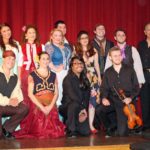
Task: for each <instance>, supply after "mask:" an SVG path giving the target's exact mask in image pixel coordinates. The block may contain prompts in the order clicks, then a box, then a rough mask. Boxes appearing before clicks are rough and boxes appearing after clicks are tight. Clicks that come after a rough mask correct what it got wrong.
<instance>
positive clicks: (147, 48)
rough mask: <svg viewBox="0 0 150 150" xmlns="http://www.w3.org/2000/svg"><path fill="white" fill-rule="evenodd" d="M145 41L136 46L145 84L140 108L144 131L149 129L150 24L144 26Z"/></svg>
mask: <svg viewBox="0 0 150 150" xmlns="http://www.w3.org/2000/svg"><path fill="white" fill-rule="evenodd" d="M144 33H145V35H146V39H145V40H143V41H141V42H140V43H139V44H138V51H139V54H140V56H141V61H142V65H143V71H144V76H145V83H144V85H143V86H142V89H141V107H142V117H143V126H144V128H143V129H144V130H146V129H150V22H149V23H147V24H146V25H145V29H144Z"/></svg>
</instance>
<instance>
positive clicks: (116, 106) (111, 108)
mask: <svg viewBox="0 0 150 150" xmlns="http://www.w3.org/2000/svg"><path fill="white" fill-rule="evenodd" d="M66 31H67V30H66V24H65V22H64V21H62V20H59V21H57V22H56V23H55V24H54V29H53V30H52V31H51V32H50V35H49V40H48V42H47V43H46V44H45V45H42V44H41V43H40V40H39V33H38V30H37V28H36V27H35V26H33V25H27V26H24V27H23V35H22V43H21V45H20V44H19V43H18V42H17V41H15V40H14V39H13V37H12V31H11V28H10V26H9V25H8V24H6V23H4V24H1V25H0V64H1V67H0V78H1V82H0V108H1V109H0V116H1V118H0V119H1V120H3V121H1V123H0V137H1V138H2V137H3V136H4V137H5V138H14V137H15V138H33V137H38V138H58V137H62V136H65V134H66V135H67V136H68V137H76V136H77V135H83V136H86V135H89V134H91V133H92V134H96V133H97V132H98V129H99V127H100V126H103V127H104V128H105V130H106V134H109V135H110V132H109V131H112V132H114V131H115V134H116V135H119V136H126V135H128V124H127V117H126V116H125V114H124V112H123V107H124V105H128V104H130V103H134V104H135V101H136V99H137V96H140V97H141V108H142V119H143V129H145V130H146V129H149V128H150V118H149V117H150V115H149V114H150V102H149V99H150V94H149V89H150V23H147V24H146V25H145V29H144V33H145V35H146V39H145V40H144V41H142V42H140V43H139V45H138V50H137V49H136V48H135V47H133V46H130V45H128V44H127V43H126V32H125V30H123V29H117V30H116V31H115V34H114V39H115V41H116V44H114V43H113V42H112V41H110V40H108V39H106V36H105V35H106V33H105V32H106V31H105V27H104V25H102V24H98V25H96V27H95V29H94V34H95V37H94V39H93V40H92V41H91V40H90V37H89V34H88V32H87V31H80V32H79V33H78V35H77V42H76V44H75V45H73V44H72V43H70V42H69V41H68V40H67V39H66V37H65V35H66ZM120 90H122V91H123V92H124V93H125V97H124V98H123V101H122V100H121V99H120V96H119V95H118V92H119V91H120ZM6 117H7V118H6ZM18 125H19V130H16V128H17V126H18Z"/></svg>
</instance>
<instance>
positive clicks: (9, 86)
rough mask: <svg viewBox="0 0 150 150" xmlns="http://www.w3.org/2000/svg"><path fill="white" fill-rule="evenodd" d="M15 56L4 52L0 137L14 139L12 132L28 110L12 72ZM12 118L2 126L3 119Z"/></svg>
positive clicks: (0, 88) (0, 89) (1, 71)
mask: <svg viewBox="0 0 150 150" xmlns="http://www.w3.org/2000/svg"><path fill="white" fill-rule="evenodd" d="M15 58H16V56H15V54H14V53H13V51H11V50H8V51H4V52H3V64H2V66H0V81H1V82H0V137H2V135H4V136H5V138H13V136H12V132H13V131H14V130H15V129H16V127H17V126H18V125H19V123H20V121H21V120H22V119H23V118H24V117H25V116H26V115H27V113H28V108H27V107H26V106H25V105H24V104H23V103H22V101H23V95H22V91H21V89H20V85H19V81H18V77H17V75H15V74H14V73H13V72H12V69H13V67H14V64H15ZM3 116H11V117H10V119H8V120H6V121H5V123H4V124H3V126H2V121H1V120H2V117H3Z"/></svg>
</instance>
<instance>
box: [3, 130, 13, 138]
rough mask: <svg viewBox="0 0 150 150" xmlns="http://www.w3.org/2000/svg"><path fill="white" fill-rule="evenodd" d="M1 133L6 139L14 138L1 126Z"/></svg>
mask: <svg viewBox="0 0 150 150" xmlns="http://www.w3.org/2000/svg"><path fill="white" fill-rule="evenodd" d="M3 135H4V137H5V138H6V139H15V137H14V136H13V135H12V134H11V133H10V132H8V131H6V130H5V129H4V128H3Z"/></svg>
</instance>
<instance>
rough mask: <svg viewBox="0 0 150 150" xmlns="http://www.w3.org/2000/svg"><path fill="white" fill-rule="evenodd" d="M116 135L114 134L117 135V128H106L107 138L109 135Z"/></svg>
mask: <svg viewBox="0 0 150 150" xmlns="http://www.w3.org/2000/svg"><path fill="white" fill-rule="evenodd" d="M112 136H113V137H114V136H117V129H116V128H108V129H107V130H106V135H105V137H106V138H109V137H112Z"/></svg>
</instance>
